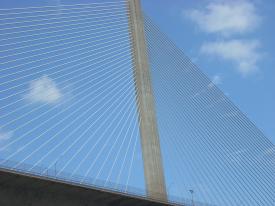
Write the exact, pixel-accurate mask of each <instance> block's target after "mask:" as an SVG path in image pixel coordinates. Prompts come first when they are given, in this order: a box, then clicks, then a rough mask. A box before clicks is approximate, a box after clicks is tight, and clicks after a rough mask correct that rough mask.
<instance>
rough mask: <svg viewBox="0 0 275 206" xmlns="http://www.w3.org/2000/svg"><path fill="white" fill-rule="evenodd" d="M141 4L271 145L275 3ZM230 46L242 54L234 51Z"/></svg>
mask: <svg viewBox="0 0 275 206" xmlns="http://www.w3.org/2000/svg"><path fill="white" fill-rule="evenodd" d="M156 2H157V3H156ZM143 5H144V10H145V11H146V12H147V13H149V14H150V17H152V18H153V19H154V21H155V22H157V24H158V25H159V26H160V27H161V28H162V29H163V30H164V31H165V33H166V34H167V35H168V36H169V37H170V38H171V39H172V40H173V41H174V42H176V44H177V46H178V47H179V48H181V49H182V50H183V51H184V52H185V53H186V54H187V55H188V56H189V57H190V58H191V59H192V60H193V61H194V62H195V63H196V64H197V65H198V66H199V67H200V68H201V69H202V70H203V72H205V73H206V74H207V75H208V76H209V77H210V78H212V79H214V81H215V82H216V83H217V84H218V86H219V88H221V89H222V91H223V92H224V93H225V94H227V95H228V96H229V98H230V99H231V100H232V101H233V102H234V103H235V104H236V105H237V106H238V107H239V108H240V109H241V110H242V111H243V112H244V113H245V114H246V115H247V116H248V117H249V118H250V119H251V120H252V121H253V122H254V123H255V124H256V125H257V126H258V127H259V128H260V129H261V130H262V131H263V132H264V133H265V134H266V136H267V137H268V138H269V139H270V140H271V141H273V143H274V142H275V127H274V121H275V110H274V105H275V94H274V92H273V88H274V87H275V86H274V84H275V71H274V68H273V67H274V58H273V53H274V48H273V45H274V43H275V39H274V28H273V27H272V26H271V25H272V22H273V19H274V12H273V11H274V8H275V5H274V2H273V1H272V0H265V1H260V0H259V1H258V0H256V1H226V0H225V1H222V0H220V1H219V0H217V1H211V0H209V1H208V0H201V1H181V0H175V1H173V3H171V1H169V0H162V1H157V0H151V1H143ZM227 20H229V21H228V23H224V22H225V21H227ZM233 50H235V51H236V50H238V51H240V52H241V53H240V54H238V53H237V52H235V53H234V55H232V53H233ZM241 65H247V66H241Z"/></svg>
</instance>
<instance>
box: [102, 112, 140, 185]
mask: <svg viewBox="0 0 275 206" xmlns="http://www.w3.org/2000/svg"><path fill="white" fill-rule="evenodd" d="M135 115H136V112H135V114H134V115H133V119H132V120H131V123H130V124H129V125H130V126H131V125H132V124H133V123H134V128H133V129H132V132H131V135H130V141H129V142H128V144H127V145H129V144H131V142H132V137H133V131H134V130H135V127H136V124H135V119H136V118H135ZM130 126H129V127H128V129H127V131H126V132H125V135H124V138H123V142H122V143H121V144H120V147H119V150H118V152H117V154H116V156H115V160H114V161H113V164H112V166H111V169H110V170H109V173H108V176H107V178H106V180H105V181H104V187H105V186H106V184H107V182H109V181H110V177H111V174H113V169H114V166H115V164H116V162H117V159H118V157H119V154H120V152H121V149H122V147H123V146H124V142H125V140H126V137H127V135H128V132H129V129H130ZM127 149H128V146H127ZM127 154H128V150H127V152H126V153H125V155H124V158H125V157H126V156H127Z"/></svg>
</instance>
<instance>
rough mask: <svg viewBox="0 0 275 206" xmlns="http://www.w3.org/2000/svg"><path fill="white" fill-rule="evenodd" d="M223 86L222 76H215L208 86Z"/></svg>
mask: <svg viewBox="0 0 275 206" xmlns="http://www.w3.org/2000/svg"><path fill="white" fill-rule="evenodd" d="M219 84H222V77H221V76H220V75H215V76H213V78H212V82H211V83H210V84H209V85H208V88H213V87H214V86H215V85H219Z"/></svg>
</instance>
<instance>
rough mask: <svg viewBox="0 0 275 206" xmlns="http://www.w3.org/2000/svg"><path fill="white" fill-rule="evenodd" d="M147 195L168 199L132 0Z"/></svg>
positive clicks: (140, 28) (143, 47)
mask: <svg viewBox="0 0 275 206" xmlns="http://www.w3.org/2000/svg"><path fill="white" fill-rule="evenodd" d="M128 2H129V10H130V15H129V25H130V29H131V37H132V43H133V55H134V68H135V69H134V74H135V82H136V93H137V102H138V106H139V115H140V132H141V144H142V156H143V164H144V175H145V181H146V189H147V195H148V196H149V197H150V198H153V199H158V200H163V201H166V200H167V195H166V186H165V180H164V173H163V166H162V158H161V150H160V142H159V136H158V129H157V123H156V114H155V108H154V97H153V92H152V87H151V79H150V70H149V63H148V57H147V47H146V41H145V33H144V22H143V16H142V12H141V5H140V0H128Z"/></svg>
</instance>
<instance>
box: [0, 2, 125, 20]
mask: <svg viewBox="0 0 275 206" xmlns="http://www.w3.org/2000/svg"><path fill="white" fill-rule="evenodd" d="M116 6H117V5H116ZM116 6H113V7H114V8H116ZM121 7H122V8H123V7H124V6H123V5H121V6H120V8H121ZM91 8H95V9H96V8H103V9H98V10H94V11H93V12H102V11H103V12H102V13H104V11H106V10H107V11H108V10H110V7H109V6H107V7H91ZM104 8H108V9H104ZM114 8H113V9H114ZM82 9H83V8H76V9H64V10H62V9H55V10H48V11H31V12H22V13H10V14H8V15H21V14H24V15H26V14H35V13H48V12H60V11H74V10H82ZM0 16H3V14H2V15H1V14H0ZM26 17H29V16H26ZM7 19H10V18H7ZM7 19H6V20H7ZM3 20H5V19H3Z"/></svg>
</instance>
